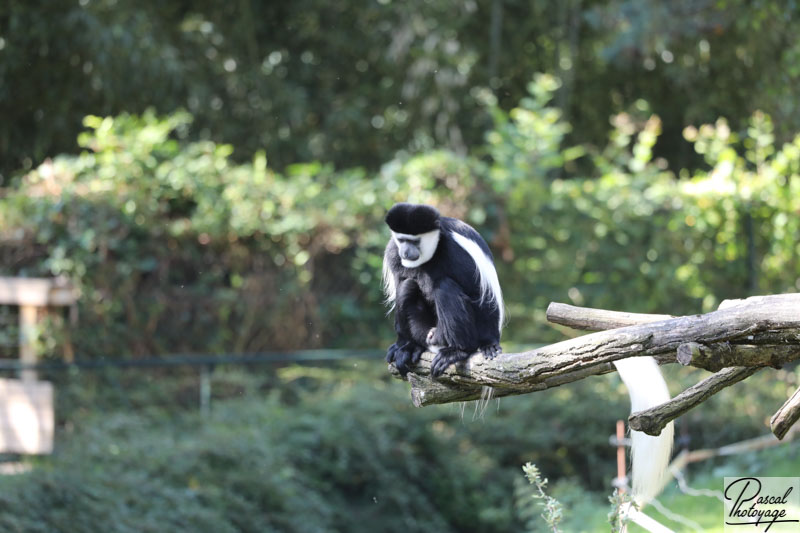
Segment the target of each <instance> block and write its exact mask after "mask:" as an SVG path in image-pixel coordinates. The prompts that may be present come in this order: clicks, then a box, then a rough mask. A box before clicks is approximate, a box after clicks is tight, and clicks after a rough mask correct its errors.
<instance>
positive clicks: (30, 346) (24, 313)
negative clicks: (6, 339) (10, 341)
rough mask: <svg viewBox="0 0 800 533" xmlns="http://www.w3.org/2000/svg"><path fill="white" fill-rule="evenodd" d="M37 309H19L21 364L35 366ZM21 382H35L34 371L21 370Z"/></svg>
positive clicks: (28, 307)
mask: <svg viewBox="0 0 800 533" xmlns="http://www.w3.org/2000/svg"><path fill="white" fill-rule="evenodd" d="M37 309H38V308H37V307H35V306H32V305H23V306H20V308H19V360H20V362H22V363H23V364H27V365H35V364H36V346H35V345H34V341H35V337H36V320H37V318H38V312H37ZM19 375H20V377H21V378H22V380H23V381H36V371H35V370H22V371H20V373H19Z"/></svg>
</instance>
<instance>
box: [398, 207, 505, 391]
mask: <svg viewBox="0 0 800 533" xmlns="http://www.w3.org/2000/svg"><path fill="white" fill-rule="evenodd" d="M386 224H387V225H388V226H389V228H390V229H391V230H392V238H391V239H390V240H389V243H388V245H387V246H386V253H385V254H384V258H383V282H384V291H385V293H386V299H387V302H389V303H392V304H394V310H395V330H396V332H397V342H395V343H394V344H392V345H391V346H390V347H389V350H388V351H387V354H386V360H387V361H388V362H390V363H391V362H394V364H395V366H396V367H397V369H398V370H399V371H400V372H401V373H402V374H404V375H405V374H406V373H407V372H408V371H409V370H410V367H411V366H413V365H415V364H417V363H418V362H419V358H420V356H421V355H422V352H424V351H426V350H427V351H432V352H434V353H436V354H437V355H436V357H435V358H434V360H433V364H432V365H431V374H432V375H433V376H434V377H435V376H439V375H441V374H442V373H443V372H444V371H445V370H446V369H447V367H448V366H450V365H451V364H453V363H457V362H459V361H463V360H465V359H467V358H469V356H470V355H472V354H473V353H474V352H476V351H481V352H483V354H484V356H485V357H488V358H493V357H494V356H495V355H497V354H499V353H500V352H501V348H500V328H501V327H502V324H503V295H502V292H501V291H500V282H499V281H498V279H497V272H496V271H495V268H494V262H493V261H492V252H491V251H489V247H488V246H487V245H486V241H484V240H483V238H482V237H481V236H480V235H479V234H478V232H477V231H475V230H474V229H473V228H472V227H471V226H469V225H468V224H466V223H464V222H462V221H460V220H458V219H455V218H450V217H443V216H441V215H440V214H439V211H437V210H436V209H435V208H433V207H431V206H428V205H415V204H408V203H399V204H395V205H394V206H393V207H392V208H391V209H390V210H389V212H388V213H387V214H386Z"/></svg>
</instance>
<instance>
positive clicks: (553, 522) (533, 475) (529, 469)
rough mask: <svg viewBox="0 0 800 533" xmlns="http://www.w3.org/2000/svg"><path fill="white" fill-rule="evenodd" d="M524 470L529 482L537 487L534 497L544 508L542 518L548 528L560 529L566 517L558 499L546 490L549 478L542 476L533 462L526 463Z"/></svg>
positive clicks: (552, 529) (555, 530)
mask: <svg viewBox="0 0 800 533" xmlns="http://www.w3.org/2000/svg"><path fill="white" fill-rule="evenodd" d="M522 471H523V472H525V477H526V478H528V483H530V484H531V485H533V486H534V487H535V489H536V490H535V492H534V493H533V498H534V499H536V500H540V501H539V502H538V504H539V506H540V507H542V508H543V509H544V512H543V513H542V514H541V518H542V519H543V520H544V521H545V523H546V524H547V528H548V529H549V530H550V531H553V532H554V533H556V532H558V531H560V530H559V527H558V526H559V524H560V523H561V520H562V519H563V518H564V509H563V507H562V505H561V504H560V503H559V502H558V500H556V499H555V498H553V497H552V496H548V495H547V492H545V488H547V478H544V477H542V474H541V472H539V469H538V468H536V465H535V464H532V463H525V465H524V466H523V467H522Z"/></svg>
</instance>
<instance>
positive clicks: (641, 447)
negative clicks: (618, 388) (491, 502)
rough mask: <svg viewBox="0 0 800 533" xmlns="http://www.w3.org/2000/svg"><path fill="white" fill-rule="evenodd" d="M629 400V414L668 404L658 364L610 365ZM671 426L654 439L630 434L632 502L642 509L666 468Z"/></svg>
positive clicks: (636, 360) (635, 360)
mask: <svg viewBox="0 0 800 533" xmlns="http://www.w3.org/2000/svg"><path fill="white" fill-rule="evenodd" d="M614 365H615V366H616V367H617V372H618V373H619V376H620V378H622V381H623V383H625V387H627V389H628V394H629V395H630V398H631V412H634V413H635V412H637V411H642V410H644V409H649V408H651V407H655V406H656V405H660V404H662V403H664V402H667V401H669V399H670V396H669V390H668V389H667V383H666V382H665V381H664V377H663V376H662V375H661V371H660V370H659V368H658V363H656V360H655V359H653V358H652V357H629V358H628V359H623V360H620V361H614ZM674 432H675V429H674V426H673V424H672V422H670V423H669V424H667V426H666V427H665V428H664V429H663V430H662V431H661V434H660V435H659V436H657V437H653V436H650V435H647V434H645V433H642V432H641V431H631V471H632V472H631V477H632V478H633V481H632V483H631V485H632V488H633V498H634V500H636V502H637V503H638V504H639V505H643V504H645V503H647V502H648V501H650V500H652V499H653V498H655V497H656V496H657V495H658V492H659V490H660V489H661V485H662V481H663V479H664V475H665V474H666V472H667V467H668V466H669V459H670V455H671V454H672V441H673V438H674Z"/></svg>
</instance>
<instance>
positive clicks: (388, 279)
mask: <svg viewBox="0 0 800 533" xmlns="http://www.w3.org/2000/svg"><path fill="white" fill-rule="evenodd" d="M383 294H385V295H386V305H388V306H389V312H391V311H392V309H394V301H395V299H396V298H397V282H396V281H395V279H394V274H392V269H390V268H389V261H388V260H387V259H386V258H385V257H384V258H383Z"/></svg>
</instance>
